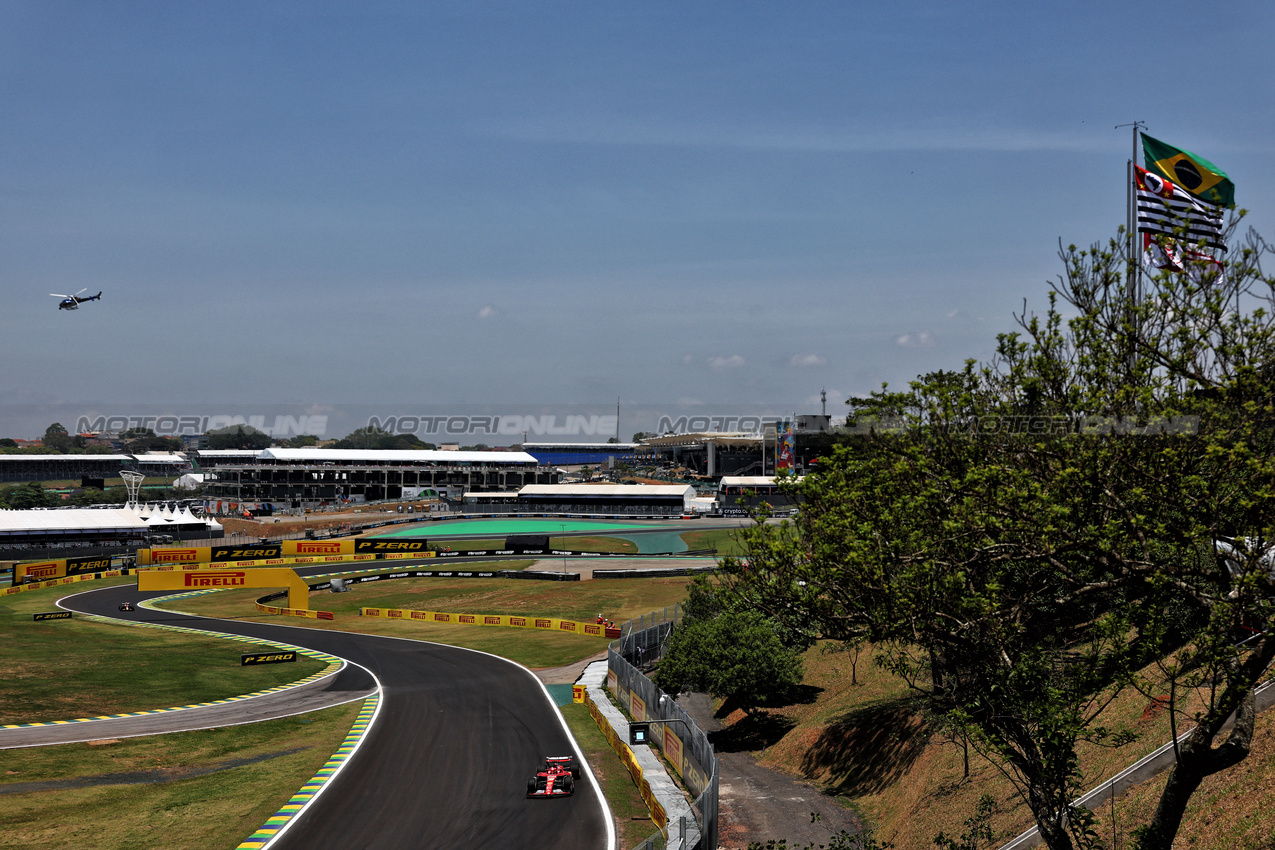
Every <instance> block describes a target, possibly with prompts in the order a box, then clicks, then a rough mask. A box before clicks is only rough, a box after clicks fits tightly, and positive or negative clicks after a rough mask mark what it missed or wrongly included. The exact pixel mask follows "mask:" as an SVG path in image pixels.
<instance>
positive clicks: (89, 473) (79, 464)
mask: <svg viewBox="0 0 1275 850" xmlns="http://www.w3.org/2000/svg"><path fill="white" fill-rule="evenodd" d="M136 468H137V462H136V460H135V459H134V458H133V456H132V455H125V454H120V455H63V454H45V455H34V454H0V481H3V482H17V481H72V480H79V479H82V478H119V475H120V470H121V469H136Z"/></svg>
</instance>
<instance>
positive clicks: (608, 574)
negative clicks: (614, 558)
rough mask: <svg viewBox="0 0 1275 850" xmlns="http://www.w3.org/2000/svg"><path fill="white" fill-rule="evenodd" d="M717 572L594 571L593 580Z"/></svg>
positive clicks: (694, 569) (688, 569)
mask: <svg viewBox="0 0 1275 850" xmlns="http://www.w3.org/2000/svg"><path fill="white" fill-rule="evenodd" d="M714 572H717V565H716V564H714V565H713V566H711V567H673V568H671V569H663V570H594V571H593V577H594V578H663V577H665V576H695V575H702V574H704V573H714Z"/></svg>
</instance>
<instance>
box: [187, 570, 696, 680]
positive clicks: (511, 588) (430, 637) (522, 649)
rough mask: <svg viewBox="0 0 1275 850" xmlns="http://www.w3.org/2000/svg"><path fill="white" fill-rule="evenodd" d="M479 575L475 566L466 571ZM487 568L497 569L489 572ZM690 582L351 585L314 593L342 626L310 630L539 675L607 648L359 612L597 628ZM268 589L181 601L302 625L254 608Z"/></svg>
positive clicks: (682, 592) (674, 594)
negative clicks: (501, 661)
mask: <svg viewBox="0 0 1275 850" xmlns="http://www.w3.org/2000/svg"><path fill="white" fill-rule="evenodd" d="M470 568H473V569H479V567H477V566H474V565H470V564H467V565H466V569H470ZM481 569H489V567H486V566H484V567H482V568H481ZM688 581H689V579H687V578H686V577H684V576H681V577H670V578H656V579H626V580H623V581H582V582H533V581H511V580H509V579H441V578H422V579H395V580H393V581H386V582H371V583H368V584H359V585H354V586H353V587H351V589H350V592H349V593H340V594H328V593H315V594H311V601H310V607H312V608H319V609H322V610H324V611H332V612H333V613H334V614H335V615H336V619H335V620H331V621H329V620H309V619H307V620H306V621H305V623H304V625H305V627H307V628H321V629H336V630H339V631H349V632H362V633H365V634H377V635H387V636H392V637H405V638H413V639H416V640H427V641H434V642H437V643H446V644H450V645H452V646H463V647H467V648H469V649H477V650H481V651H483V652H490V653H492V654H493V655H500V656H502V657H504V658H509V659H511V660H513V661H517V662H518V663H519V664H524V665H526V666H527V667H530V668H532V669H538V668H542V667H559V666H562V665H564V664H571V663H574V662H576V661H581V660H583V659H585V658H589V657H590V656H593V655H596V654H597V653H599V652H601V651H603V650H605V649H606V646H607V642H606V641H605V640H600V639H598V638H594V637H586V636H583V635H574V634H560V633H556V632H544V631H537V630H529V629H510V628H496V627H484V626H461V625H451V624H436V623H428V622H424V621H420V620H406V621H404V620H387V619H384V618H380V617H360V616H359V608H362V607H367V608H404V609H408V610H419V611H448V612H453V613H460V614H521V615H538V616H544V617H561V618H564V619H568V620H578V621H585V622H590V623H591V622H593V621H594V619H596V617H597V615H598V614H599V613H601V614H602V615H603V616H604V617H607V618H609V619H612V620H614V621H616V622H617V623H619V622H623V621H625V620H628V619H632V618H633V617H637V616H640V615H642V614H647V613H650V612H651V611H653V610H655V609H657V608H662V607H664V606H666V605H672V604H674V603H675V602H680V601H682V600H683V599H684V598H685V596H686V584H687V582H688ZM258 596H260V591H253V590H230V591H224V592H222V593H213V594H208V595H206V596H198V597H193V598H190V599H183V600H180V601H179V602H178V603H176V604H175V605H174V607H175V608H177V609H179V610H182V611H189V612H191V613H195V614H202V615H204V616H209V617H223V618H227V619H233V620H254V621H260V622H270V623H285V622H286V623H288V624H289V625H298V623H296V622H295V621H294V620H293V618H290V617H282V616H279V615H273V614H263V613H261V612H258V611H257V610H255V608H254V607H253V602H254V601H255V599H256V598H257V597H258Z"/></svg>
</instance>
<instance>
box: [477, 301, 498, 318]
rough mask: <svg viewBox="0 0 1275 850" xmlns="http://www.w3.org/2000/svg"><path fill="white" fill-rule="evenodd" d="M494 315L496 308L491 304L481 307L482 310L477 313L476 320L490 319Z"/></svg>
mask: <svg viewBox="0 0 1275 850" xmlns="http://www.w3.org/2000/svg"><path fill="white" fill-rule="evenodd" d="M494 315H496V308H495V307H494V306H492V305H491V304H485V305H483V308H482V309H481V310H479V311H478V318H480V319H490V318H491V317H492V316H494Z"/></svg>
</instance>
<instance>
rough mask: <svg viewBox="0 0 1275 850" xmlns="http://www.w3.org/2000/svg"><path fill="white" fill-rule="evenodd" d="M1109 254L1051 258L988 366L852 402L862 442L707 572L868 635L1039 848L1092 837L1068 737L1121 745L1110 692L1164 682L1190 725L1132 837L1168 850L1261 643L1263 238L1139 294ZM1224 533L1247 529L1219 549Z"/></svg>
mask: <svg viewBox="0 0 1275 850" xmlns="http://www.w3.org/2000/svg"><path fill="white" fill-rule="evenodd" d="M1232 241H1233V242H1234V241H1237V240H1232ZM1125 245H1126V242H1125V240H1124V239H1122V238H1117V239H1115V240H1112V241H1111V242H1110V243H1109V244H1107V245H1105V246H1101V245H1099V246H1093V247H1091V248H1088V249H1078V248H1076V247H1075V246H1071V247H1068V248H1066V249H1062V250H1061V251H1060V256H1061V259H1062V260H1063V262H1064V267H1065V272H1064V274H1063V275H1062V276H1061V277H1060V279H1059V280H1058V281H1057V284H1056V286H1055V287H1054V291H1053V292H1052V293H1051V294H1050V302H1049V307H1048V309H1047V311H1046V312H1045V313H1044V314H1043V315H1040V316H1037V315H1031V314H1027V313H1026V312H1024V313H1023V314H1022V315H1020V316H1019V317H1018V318H1019V322H1020V325H1021V328H1022V330H1021V332H1020V333H1017V334H1007V335H1004V336H1002V337H1000V339H999V342H998V347H997V357H996V358H995V359H994V360H993V361H992V362H991V363H988V364H983V365H979V364H975V363H973V362H970V363H967V364H966V366H965V368H964V369H963V370H961V371H957V372H936V373H932V374H929V375H925V376H923V377H921V378H919V379H918V380H917V381H915V382H913V383H912V385H911V386H910V387H909V389H908V390H906V391H904V392H887V391H885V390H882V391H881V392H879V393H875V394H873V395H872V396H871V397H869V398H863V399H851V401H850V404H851V409H852V414H851V424H852V426H854V427H853V428H852V431H855V432H856V433H854V434H853V435H852V436H851V437H849V438H848V439H847V441H846V443H845V444H844V445H841V446H838V447H837V448H836V449H835V450H834V451H833V452H832V454H831V456H829V457H828V458H826V459H825V460H824V462H823V463H821V464H820V467H819V471H818V472H816V473H815V474H812V475H809V476H807V477H806V478H805V480H804V481H803V482H800V483H797V482H793V483H791V484H790V485H789V486H790V487H791V488H792V490H793V491H794V493H795V494H796V495H798V496H799V498H800V499H801V502H802V508H801V511H800V513H799V514H798V517H797V519H796V521H795V522H794V523H782V524H779V525H769V524H759V525H757V526H755V527H753V528H751V529H749V530H748V531H747V532H746V533H745V534H744V535H743V537H744V540H745V544H746V547H747V550H748V558H747V560H746V561H743V560H735V559H726V560H725V561H724V562H723V568H722V575H723V581H724V584H723V587H722V589H721V591H720V594H719V595H720V596H721V597H722V598H723V599H724V600H725V604H726V605H727V608H728V609H729V610H733V611H744V610H753V609H757V610H760V611H762V612H764V613H765V614H766V615H768V616H769V617H771V618H772V619H774V620H775V621H779V622H784V621H790V622H798V621H809V622H813V623H814V624H816V627H817V629H818V632H819V636H820V637H824V638H831V639H834V640H840V641H855V640H865V639H866V640H870V641H872V642H873V643H874V644H875V646H876V647H877V649H878V651H879V652H880V653H881V654H882V655H883V657H884V658H885V660H886V663H887V665H888V666H889V667H890V669H892V670H894V671H895V672H897V673H898V674H899V675H900V676H902V677H904V678H905V680H906V681H908V682H909V684H910V685H911V686H913V687H914V688H915V689H916V690H917V691H918V692H919V693H920V694H922V695H923V696H924V697H925V699H926V702H927V703H928V705H929V708H930V710H931V711H932V712H934V713H935V715H936V716H940V717H942V718H943V719H944V722H945V723H947V724H949V726H950V728H953V729H957V730H960V731H961V732H962V733H963V734H965V735H967V736H968V738H969V740H970V741H971V743H972V744H973V745H974V746H976V747H978V748H979V749H981V750H982V752H984V753H985V754H986V755H988V756H989V757H990V758H991V759H992V760H993V762H994V763H995V764H997V766H998V767H1000V768H1001V769H1002V771H1003V772H1004V773H1005V775H1006V776H1008V777H1009V778H1010V779H1011V780H1012V781H1013V782H1014V783H1015V785H1016V787H1017V788H1018V790H1019V792H1020V794H1021V795H1022V796H1023V798H1024V799H1025V801H1026V802H1027V804H1028V806H1029V808H1030V809H1031V811H1032V813H1033V815H1034V817H1035V819H1036V822H1037V825H1038V827H1039V828H1040V832H1041V835H1042V837H1043V838H1044V840H1045V842H1046V844H1047V845H1048V846H1050V847H1052V848H1071V847H1074V846H1077V845H1079V846H1091V845H1092V844H1093V842H1094V836H1093V834H1092V832H1090V831H1089V829H1088V823H1089V820H1088V818H1087V814H1088V813H1086V812H1083V811H1076V810H1075V809H1073V808H1072V806H1071V800H1072V799H1073V798H1074V797H1075V796H1076V794H1077V792H1078V791H1079V790H1081V787H1082V783H1083V781H1084V777H1083V776H1082V775H1081V773H1080V769H1079V765H1078V761H1077V758H1076V744H1077V742H1079V741H1081V740H1089V741H1094V742H1097V743H1101V744H1107V745H1119V744H1120V743H1122V742H1124V741H1126V740H1128V738H1129V736H1128V734H1127V733H1126V732H1124V731H1122V730H1121V729H1119V728H1115V727H1112V726H1110V725H1109V721H1107V720H1106V714H1105V711H1104V710H1105V709H1106V707H1107V706H1108V705H1109V704H1110V702H1111V700H1112V699H1113V698H1114V697H1115V696H1116V695H1117V694H1118V693H1119V692H1120V691H1121V690H1123V689H1125V688H1128V687H1142V688H1151V687H1154V688H1156V689H1157V692H1159V689H1160V688H1161V687H1167V688H1168V689H1169V691H1170V694H1171V701H1170V710H1171V712H1172V713H1173V717H1174V718H1175V720H1176V721H1178V722H1180V723H1181V726H1182V728H1186V727H1187V726H1189V725H1190V724H1191V723H1194V726H1193V728H1192V730H1191V732H1190V734H1189V735H1188V737H1187V739H1186V740H1185V741H1184V742H1183V743H1182V744H1181V745H1179V746H1178V747H1177V761H1176V764H1175V766H1174V768H1173V770H1172V771H1171V773H1170V776H1169V779H1168V783H1167V786H1166V788H1165V790H1164V792H1163V794H1162V796H1161V799H1160V803H1159V806H1158V809H1157V811H1156V813H1155V815H1154V816H1153V818H1152V820H1151V822H1150V823H1148V824H1147V825H1146V827H1145V828H1144V829H1143V830H1142V833H1141V836H1140V842H1141V846H1142V847H1144V848H1165V849H1166V850H1167V848H1169V847H1170V845H1171V844H1172V841H1173V837H1174V836H1175V835H1176V833H1177V829H1178V826H1179V825H1180V822H1181V818H1182V814H1183V811H1184V810H1185V807H1186V803H1187V801H1188V800H1189V799H1190V796H1191V794H1192V793H1193V792H1194V790H1195V789H1196V788H1197V787H1198V785H1199V783H1200V781H1202V780H1203V778H1204V777H1206V776H1208V775H1210V774H1212V773H1215V772H1217V771H1219V770H1223V769H1225V768H1226V767H1229V766H1231V765H1233V764H1236V763H1238V762H1239V761H1240V760H1242V759H1243V758H1244V757H1245V756H1246V755H1247V753H1248V750H1249V747H1250V743H1251V738H1252V732H1253V721H1254V714H1255V711H1254V697H1253V688H1254V685H1255V684H1256V683H1257V682H1258V681H1259V679H1260V678H1261V676H1262V675H1264V671H1265V670H1266V669H1267V667H1268V666H1269V665H1270V664H1271V662H1272V660H1275V633H1273V631H1272V629H1273V627H1275V579H1273V577H1272V570H1271V568H1270V558H1271V556H1270V552H1271V551H1272V549H1271V548H1270V547H1269V546H1268V545H1266V544H1263V543H1262V542H1261V541H1269V540H1275V495H1273V494H1272V492H1271V489H1270V482H1271V481H1275V429H1273V428H1272V425H1273V423H1275V368H1272V367H1271V366H1270V365H1269V364H1271V363H1272V362H1273V360H1275V358H1273V356H1272V355H1275V312H1272V311H1271V310H1270V309H1269V304H1270V303H1271V301H1272V300H1275V280H1272V279H1271V278H1270V277H1267V276H1265V275H1263V273H1262V271H1261V267H1260V263H1259V260H1260V258H1261V257H1262V255H1263V254H1264V253H1265V252H1266V251H1267V248H1266V246H1265V244H1264V243H1263V242H1262V241H1261V240H1260V239H1258V238H1257V237H1256V236H1254V235H1252V234H1250V235H1249V237H1248V238H1247V240H1246V241H1245V242H1244V243H1243V245H1242V246H1241V250H1239V251H1234V250H1233V251H1232V259H1231V261H1230V265H1229V267H1228V269H1227V274H1226V278H1225V279H1224V280H1219V279H1217V278H1216V277H1215V276H1211V275H1209V274H1198V273H1187V274H1165V275H1162V276H1160V277H1157V278H1155V279H1153V280H1151V281H1149V282H1148V283H1147V290H1146V292H1145V294H1143V295H1142V297H1140V298H1134V297H1133V294H1132V293H1130V292H1129V289H1128V287H1127V284H1126V282H1127V281H1128V280H1129V275H1128V271H1129V268H1130V259H1131V258H1130V257H1129V256H1128V255H1127V254H1126V250H1125ZM1237 255H1238V256H1237ZM1191 271H1192V272H1199V271H1200V270H1198V269H1193V270H1191ZM1237 305H1238V306H1237ZM1243 306H1247V307H1248V309H1247V311H1245V310H1242V309H1239V307H1243ZM1064 311H1066V312H1067V313H1069V314H1073V315H1074V318H1070V319H1065V318H1064ZM1227 538H1230V539H1234V538H1244V539H1247V540H1250V541H1253V543H1252V545H1237V546H1236V547H1235V549H1234V551H1233V552H1232V553H1231V555H1230V559H1229V561H1228V560H1226V559H1223V558H1220V557H1218V555H1217V552H1216V548H1215V544H1214V541H1217V540H1221V539H1227ZM1264 559H1265V560H1264ZM1244 638H1247V640H1244ZM1148 665H1151V669H1152V670H1153V671H1154V673H1153V674H1152V675H1154V676H1155V677H1156V678H1157V679H1158V680H1159V681H1154V682H1153V681H1148V680H1147V678H1146V675H1147V674H1144V673H1142V672H1140V671H1143V670H1145V669H1147V668H1148ZM1188 699H1193V700H1194V701H1195V707H1188ZM1233 712H1235V713H1236V714H1237V721H1236V723H1235V725H1234V727H1233V728H1232V730H1231V731H1229V732H1225V731H1224V724H1225V721H1226V719H1227V717H1228V716H1229V715H1231V714H1232V713H1233Z"/></svg>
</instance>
